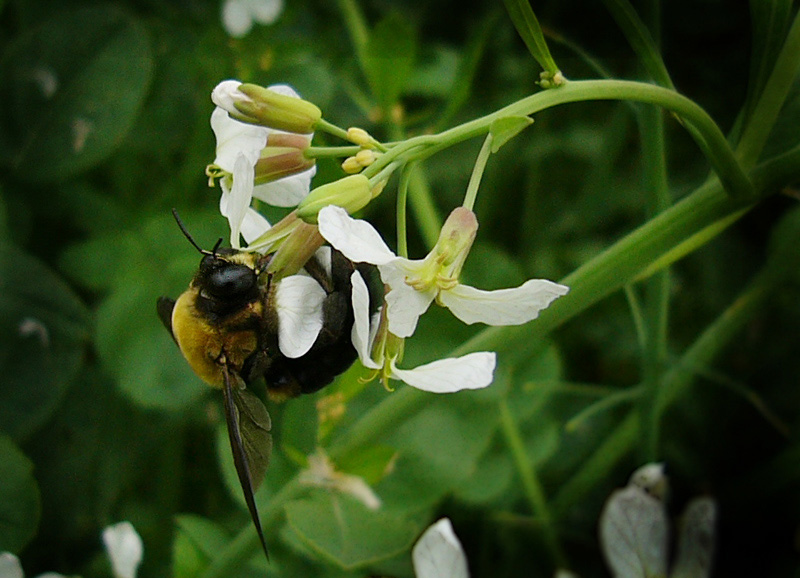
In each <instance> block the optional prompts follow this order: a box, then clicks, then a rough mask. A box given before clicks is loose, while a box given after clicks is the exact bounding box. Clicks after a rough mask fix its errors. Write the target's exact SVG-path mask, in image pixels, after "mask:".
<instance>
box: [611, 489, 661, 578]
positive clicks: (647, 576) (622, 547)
mask: <svg viewBox="0 0 800 578" xmlns="http://www.w3.org/2000/svg"><path fill="white" fill-rule="evenodd" d="M668 532H669V528H668V523H667V514H666V511H665V510H664V506H663V504H662V503H661V502H660V501H659V500H657V499H656V498H654V497H653V496H651V495H650V494H648V493H647V492H645V491H644V490H642V489H641V488H640V487H638V486H627V487H625V488H623V489H621V490H616V491H615V492H614V493H613V494H611V497H610V498H609V499H608V500H607V501H606V504H605V506H604V507H603V512H602V513H601V514H600V544H601V548H602V551H603V554H604V556H605V558H606V562H607V563H608V566H609V568H610V569H611V573H612V574H613V575H614V577H615V578H651V577H655V576H666V575H667V541H668Z"/></svg>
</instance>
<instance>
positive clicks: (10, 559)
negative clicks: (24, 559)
mask: <svg viewBox="0 0 800 578" xmlns="http://www.w3.org/2000/svg"><path fill="white" fill-rule="evenodd" d="M0 576H2V578H25V574H24V573H23V572H22V565H21V564H20V563H19V558H17V557H16V556H14V554H12V553H11V552H2V553H0Z"/></svg>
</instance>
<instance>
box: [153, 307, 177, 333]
mask: <svg viewBox="0 0 800 578" xmlns="http://www.w3.org/2000/svg"><path fill="white" fill-rule="evenodd" d="M173 309H175V300H174V299H170V298H169V297H159V298H158V301H157V302H156V311H157V312H158V318H159V319H161V323H163V324H164V327H166V328H167V331H169V334H170V335H172V339H175V334H174V333H172V310H173Z"/></svg>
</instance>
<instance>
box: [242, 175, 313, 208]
mask: <svg viewBox="0 0 800 578" xmlns="http://www.w3.org/2000/svg"><path fill="white" fill-rule="evenodd" d="M315 174H317V167H316V165H315V166H313V167H311V168H310V169H308V170H305V171H303V172H302V173H297V174H296V175H289V176H288V177H283V178H282V179H278V180H276V181H271V182H269V183H264V184H261V185H257V186H256V187H255V188H254V189H253V196H254V197H255V198H257V199H259V200H261V201H264V202H265V203H267V204H268V205H272V206H273V207H294V206H297V205H298V204H299V203H300V201H302V200H303V199H305V198H306V197H307V196H308V193H309V192H310V191H311V179H312V178H313V177H314V175H315Z"/></svg>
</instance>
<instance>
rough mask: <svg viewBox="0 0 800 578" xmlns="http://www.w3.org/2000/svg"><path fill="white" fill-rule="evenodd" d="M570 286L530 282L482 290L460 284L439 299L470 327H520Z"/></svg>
mask: <svg viewBox="0 0 800 578" xmlns="http://www.w3.org/2000/svg"><path fill="white" fill-rule="evenodd" d="M568 291H569V287H566V286H564V285H559V284H558V283H553V282H552V281H548V280H546V279H530V280H528V281H526V282H525V283H523V284H522V285H520V286H519V287H515V288H513V289H498V290H497V291H483V290H481V289H475V288H474V287H470V286H468V285H461V284H458V285H456V286H455V287H453V288H452V289H448V290H446V291H442V292H441V293H440V294H439V300H440V301H441V302H442V304H443V305H445V306H446V307H447V308H448V309H450V311H452V312H453V315H455V316H456V317H458V318H459V319H460V320H461V321H463V322H464V323H467V324H472V323H486V324H488V325H520V324H522V323H527V322H528V321H530V320H532V319H536V317H538V316H539V312H540V311H541V310H542V309H545V308H546V307H547V306H548V305H550V303H552V302H553V301H554V300H555V299H556V298H558V297H560V296H562V295H566V294H567V292H568Z"/></svg>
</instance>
